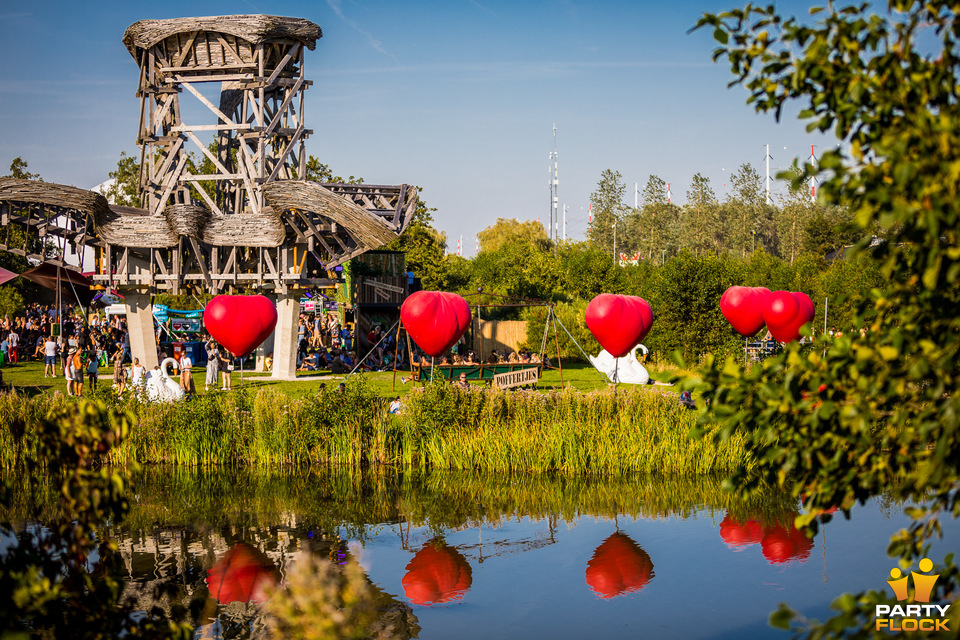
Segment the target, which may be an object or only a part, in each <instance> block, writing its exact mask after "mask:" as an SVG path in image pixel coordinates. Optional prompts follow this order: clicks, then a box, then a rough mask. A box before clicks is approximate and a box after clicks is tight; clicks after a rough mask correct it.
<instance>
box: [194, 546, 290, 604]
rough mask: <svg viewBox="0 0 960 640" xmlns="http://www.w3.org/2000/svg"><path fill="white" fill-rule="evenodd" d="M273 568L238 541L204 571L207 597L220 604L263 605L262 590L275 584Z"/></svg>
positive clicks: (254, 549)
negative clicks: (208, 594)
mask: <svg viewBox="0 0 960 640" xmlns="http://www.w3.org/2000/svg"><path fill="white" fill-rule="evenodd" d="M278 579H279V574H278V572H277V567H276V566H275V565H274V564H273V562H272V561H271V560H270V558H268V557H267V556H266V555H264V553H263V552H262V551H260V550H259V549H257V548H256V547H253V546H250V545H249V544H247V543H245V542H238V543H237V544H235V545H233V547H231V548H230V550H229V551H227V552H226V553H225V554H224V556H223V557H222V558H220V559H219V560H218V561H217V563H216V564H215V565H213V567H211V568H210V569H207V586H208V587H209V588H210V595H211V596H212V597H213V598H214V599H215V600H216V601H217V602H219V603H220V604H227V603H228V602H263V601H264V600H265V598H266V596H265V594H264V590H265V589H266V587H268V586H272V585H274V584H276V583H277V580H278Z"/></svg>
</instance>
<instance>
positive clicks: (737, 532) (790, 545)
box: [720, 513, 813, 565]
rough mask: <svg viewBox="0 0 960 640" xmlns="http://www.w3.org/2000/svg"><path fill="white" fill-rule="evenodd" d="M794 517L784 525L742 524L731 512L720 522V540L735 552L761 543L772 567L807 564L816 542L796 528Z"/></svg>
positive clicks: (747, 522)
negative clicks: (796, 563) (799, 563)
mask: <svg viewBox="0 0 960 640" xmlns="http://www.w3.org/2000/svg"><path fill="white" fill-rule="evenodd" d="M795 516H796V514H793V516H791V517H790V518H787V519H785V522H783V521H781V522H783V523H777V522H775V523H772V524H764V523H763V522H762V521H761V520H758V519H751V520H745V521H743V522H740V521H738V520H737V519H736V518H734V517H733V516H732V515H731V514H730V513H727V515H726V517H725V518H724V519H723V522H721V523H720V537H721V538H723V541H724V542H725V543H726V545H727V546H728V547H730V548H731V549H733V550H734V551H741V550H743V549H744V548H746V547H749V546H751V545H754V544H759V545H760V549H761V551H762V553H763V557H764V558H766V560H767V562H768V563H770V564H774V565H777V564H790V563H794V562H805V561H806V560H807V559H808V558H809V557H810V551H811V549H813V540H812V539H811V538H808V537H807V536H806V534H805V533H804V532H802V531H798V530H796V529H794V528H793V524H792V523H793V517H795Z"/></svg>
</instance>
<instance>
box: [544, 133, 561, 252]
mask: <svg viewBox="0 0 960 640" xmlns="http://www.w3.org/2000/svg"><path fill="white" fill-rule="evenodd" d="M548 170H549V172H550V180H549V185H550V228H549V229H547V236H548V237H549V238H550V239H551V240H556V239H557V222H558V221H559V220H560V215H559V211H558V208H559V202H560V197H559V196H558V195H557V187H558V186H559V185H560V178H559V176H558V174H557V123H556V122H554V123H553V151H552V152H551V153H550V166H549V168H548Z"/></svg>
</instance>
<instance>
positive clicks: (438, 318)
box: [400, 291, 471, 358]
mask: <svg viewBox="0 0 960 640" xmlns="http://www.w3.org/2000/svg"><path fill="white" fill-rule="evenodd" d="M470 317H471V315H470V305H469V304H467V301H466V300H464V299H463V298H461V297H460V296H458V295H457V294H455V293H445V292H443V291H417V292H416V293H414V294H412V295H411V296H410V297H409V298H407V299H406V300H404V302H403V306H401V307H400V320H401V321H402V322H403V326H404V327H406V329H407V333H409V334H410V337H411V338H413V341H414V342H416V343H417V345H418V346H419V347H420V348H421V349H423V352H424V353H426V354H427V355H430V356H433V357H434V358H439V357H440V356H442V355H443V354H444V353H445V352H446V351H447V349H449V348H450V347H452V346H453V345H455V344H456V343H457V340H459V339H460V336H462V335H463V334H464V333H466V331H467V329H468V328H469V327H470Z"/></svg>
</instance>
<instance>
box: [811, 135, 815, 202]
mask: <svg viewBox="0 0 960 640" xmlns="http://www.w3.org/2000/svg"><path fill="white" fill-rule="evenodd" d="M813 149H814V145H810V168H811V170H812V169H816V168H817V156H816V154H815V153H814V151H813ZM816 201H817V179H816V178H814V177H813V176H810V202H816Z"/></svg>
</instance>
